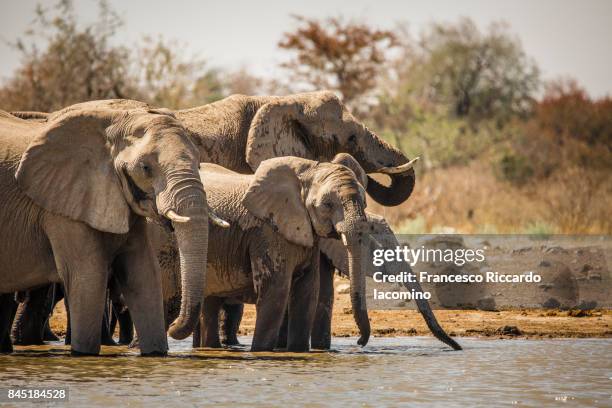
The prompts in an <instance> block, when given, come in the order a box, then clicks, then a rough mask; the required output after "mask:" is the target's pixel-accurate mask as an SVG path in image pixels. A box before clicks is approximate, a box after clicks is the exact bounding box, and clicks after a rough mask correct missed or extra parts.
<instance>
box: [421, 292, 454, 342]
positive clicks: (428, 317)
mask: <svg viewBox="0 0 612 408" xmlns="http://www.w3.org/2000/svg"><path fill="white" fill-rule="evenodd" d="M416 304H417V308H418V309H419V312H420V313H421V315H423V319H425V323H427V327H429V330H431V332H432V333H433V335H434V336H435V337H436V338H437V339H438V340H440V341H441V342H442V343H445V344H448V345H449V346H451V347H452V348H453V349H454V350H462V347H461V346H460V345H459V343H457V342H456V341H455V340H453V338H452V337H451V336H449V335H448V334H446V332H445V331H444V329H443V328H442V326H440V324H439V323H438V320H437V319H436V316H435V315H434V314H433V311H432V310H431V306H429V302H428V301H427V300H425V299H418V300H417V301H416Z"/></svg>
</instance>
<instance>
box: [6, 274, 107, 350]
mask: <svg viewBox="0 0 612 408" xmlns="http://www.w3.org/2000/svg"><path fill="white" fill-rule="evenodd" d="M57 286H60V285H59V284H51V285H45V286H42V287H40V288H35V289H32V290H29V291H27V292H25V293H23V295H21V294H20V295H19V298H20V303H19V306H18V307H17V311H16V316H15V318H14V322H13V325H12V329H11V338H12V340H13V343H14V344H18V345H25V346H27V345H38V344H44V341H57V340H59V338H58V337H57V336H56V335H55V333H53V332H52V331H51V329H50V328H49V317H50V316H49V315H50V313H51V312H52V310H53V308H54V307H55V304H56V303H57V302H56V299H57V298H58V297H57V296H56V293H55V292H56V288H57ZM103 343H104V342H103Z"/></svg>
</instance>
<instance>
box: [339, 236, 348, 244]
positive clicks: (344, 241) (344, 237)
mask: <svg viewBox="0 0 612 408" xmlns="http://www.w3.org/2000/svg"><path fill="white" fill-rule="evenodd" d="M340 236H341V237H342V243H343V244H344V246H348V241H347V240H346V235H344V233H342V234H340Z"/></svg>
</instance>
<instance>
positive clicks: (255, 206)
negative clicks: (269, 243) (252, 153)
mask: <svg viewBox="0 0 612 408" xmlns="http://www.w3.org/2000/svg"><path fill="white" fill-rule="evenodd" d="M242 203H243V204H244V206H245V207H246V208H247V210H248V211H249V212H251V213H252V214H253V215H254V216H255V217H257V218H259V219H260V220H263V221H267V222H269V223H271V224H272V225H273V226H274V227H276V228H277V230H278V232H279V233H280V234H281V235H282V236H283V237H285V239H287V240H288V241H290V242H293V243H294V244H298V245H302V246H305V247H312V246H313V243H314V238H313V233H312V225H311V223H310V217H309V216H308V211H307V210H306V206H305V205H304V199H303V198H302V184H301V182H300V180H299V178H298V176H297V174H296V171H295V169H294V168H293V167H291V166H290V165H289V164H287V163H284V162H283V161H282V160H279V159H271V160H266V161H264V162H262V163H261V165H260V166H259V168H258V169H257V171H256V172H255V175H254V176H253V181H252V182H251V184H250V185H249V188H248V189H247V192H246V193H245V195H244V197H243V199H242Z"/></svg>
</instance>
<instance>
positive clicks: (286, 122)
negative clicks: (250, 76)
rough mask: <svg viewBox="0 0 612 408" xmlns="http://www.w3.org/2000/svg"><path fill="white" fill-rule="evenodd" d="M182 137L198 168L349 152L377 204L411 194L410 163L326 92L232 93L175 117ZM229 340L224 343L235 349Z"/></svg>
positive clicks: (242, 168) (127, 104)
mask: <svg viewBox="0 0 612 408" xmlns="http://www.w3.org/2000/svg"><path fill="white" fill-rule="evenodd" d="M104 103H105V104H106V106H108V107H111V108H113V109H133V108H143V109H147V108H149V105H147V104H146V103H144V102H139V101H134V100H125V99H114V100H107V101H104ZM90 104H91V102H84V103H82V104H77V105H75V106H73V107H69V108H67V109H64V110H61V111H58V112H54V113H50V114H47V113H42V112H20V113H18V114H19V115H20V116H21V117H23V118H28V119H31V120H35V121H41V120H42V121H44V120H53V118H54V117H56V116H57V115H61V114H64V113H65V112H66V110H70V109H78V108H82V107H87V106H89V105H90ZM174 114H175V115H176V117H177V118H178V119H180V120H181V122H182V123H183V124H184V126H185V127H186V128H187V130H188V131H189V134H190V136H191V137H192V140H193V142H194V144H195V145H196V146H197V148H198V150H199V152H200V157H201V160H202V161H203V162H211V163H216V164H219V165H222V166H224V167H226V168H228V169H230V170H233V171H235V172H238V173H243V174H252V173H253V172H254V171H255V170H256V169H257V167H258V166H259V165H260V163H261V162H262V161H263V160H266V159H271V158H274V157H280V156H298V157H302V158H306V159H312V160H318V161H330V160H332V158H333V157H334V156H335V155H336V154H338V153H342V152H344V153H348V154H351V155H352V156H353V157H354V158H355V159H356V160H357V162H358V163H359V165H360V166H361V167H362V168H363V169H364V170H365V171H366V172H367V173H381V174H386V175H388V176H389V177H390V184H389V185H388V186H384V185H382V184H381V183H379V182H378V181H376V180H375V179H373V178H372V177H370V176H368V180H367V192H368V193H369V194H370V195H371V197H372V198H373V199H374V200H376V201H377V202H379V203H380V204H383V205H387V206H393V205H398V204H400V203H402V202H404V201H405V200H406V199H408V197H409V196H410V194H411V193H412V191H413V188H414V185H415V173H414V169H413V168H412V165H411V163H410V160H409V159H408V158H407V157H406V156H405V155H404V154H402V153H401V152H400V151H399V150H398V149H396V148H394V147H392V146H391V145H389V144H388V143H386V142H385V141H384V140H382V139H381V138H379V137H378V136H377V135H376V134H375V133H374V132H372V131H371V130H369V129H368V128H367V127H366V126H364V125H363V124H362V123H360V122H359V121H358V120H357V119H356V118H355V117H354V116H353V115H352V114H351V113H350V112H349V111H348V109H347V108H346V107H345V106H344V105H343V104H342V102H341V101H340V100H339V99H338V97H337V96H336V95H335V94H334V93H333V92H330V91H320V92H308V93H301V94H295V95H289V96H245V95H233V96H230V97H227V98H225V99H223V100H220V101H217V102H214V103H211V104H208V105H203V106H200V107H195V108H191V109H183V110H178V111H175V112H174ZM224 308H226V311H227V312H228V313H226V316H228V320H229V321H228V322H226V324H225V326H226V327H236V326H237V324H238V323H239V321H240V318H241V313H242V309H241V305H232V306H228V305H224ZM236 342H237V339H236V337H235V336H232V335H230V336H229V343H234V344H235V343H236Z"/></svg>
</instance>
